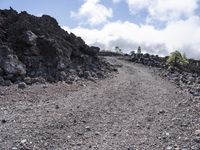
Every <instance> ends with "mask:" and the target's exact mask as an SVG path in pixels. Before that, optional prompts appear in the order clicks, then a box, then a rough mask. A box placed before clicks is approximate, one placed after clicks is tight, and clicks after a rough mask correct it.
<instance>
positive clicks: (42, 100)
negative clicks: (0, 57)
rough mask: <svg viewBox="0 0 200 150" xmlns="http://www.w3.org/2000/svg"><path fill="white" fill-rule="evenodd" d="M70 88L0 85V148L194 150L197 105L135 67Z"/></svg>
mask: <svg viewBox="0 0 200 150" xmlns="http://www.w3.org/2000/svg"><path fill="white" fill-rule="evenodd" d="M108 60H109V62H111V63H112V64H115V65H118V66H121V67H119V69H118V70H119V72H118V73H116V74H114V75H113V77H109V78H106V79H104V80H98V81H96V82H90V81H88V82H82V83H76V84H73V85H68V84H64V83H57V84H46V85H44V84H38V85H37V84H35V85H32V86H28V87H27V88H25V89H24V90H22V89H18V88H17V86H16V85H12V86H11V87H0V120H1V122H0V149H1V150H9V149H12V150H18V149H20V150H29V149H30V150H32V149H33V150H68V149H69V150H77V149H80V150H88V149H99V150H170V149H171V150H190V149H191V150H192V149H193V150H199V149H200V137H199V136H200V131H199V130H200V100H199V98H198V97H196V98H193V97H192V96H191V95H189V94H188V93H187V92H184V91H181V90H180V89H179V88H177V87H176V86H175V85H174V84H173V83H170V82H169V81H167V80H165V79H162V78H161V77H159V76H157V75H156V74H154V71H153V70H152V69H149V68H147V67H144V66H142V65H139V64H134V63H129V62H125V61H123V60H119V59H117V58H112V57H111V58H108Z"/></svg>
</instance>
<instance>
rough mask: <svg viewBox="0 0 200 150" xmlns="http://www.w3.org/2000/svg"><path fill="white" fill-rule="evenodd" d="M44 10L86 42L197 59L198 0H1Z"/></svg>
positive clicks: (199, 34) (34, 10) (37, 12)
mask: <svg viewBox="0 0 200 150" xmlns="http://www.w3.org/2000/svg"><path fill="white" fill-rule="evenodd" d="M9 6H11V7H12V8H14V9H16V10H17V11H19V12H20V11H22V10H26V11H27V12H29V13H31V14H34V15H36V16H41V15H42V14H48V15H51V16H53V17H55V18H56V19H57V21H58V22H59V24H60V26H61V27H62V28H63V29H65V30H67V31H69V32H73V33H75V34H76V35H78V36H81V37H82V38H83V39H84V40H85V41H86V43H87V44H89V45H96V46H99V47H101V49H106V50H114V47H115V46H119V47H120V48H121V49H122V50H123V51H124V52H127V53H128V52H130V51H131V50H136V49H137V47H138V46H139V45H140V46H141V47H142V51H143V52H150V53H153V54H160V55H167V54H169V53H170V52H172V51H174V50H180V51H182V52H185V53H186V55H187V56H188V57H193V58H199V59H200V0H0V8H1V9H4V8H9Z"/></svg>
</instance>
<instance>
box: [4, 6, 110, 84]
mask: <svg viewBox="0 0 200 150" xmlns="http://www.w3.org/2000/svg"><path fill="white" fill-rule="evenodd" d="M98 52H99V48H97V47H89V46H88V45H86V44H85V42H84V41H83V40H82V39H81V38H80V37H76V36H75V35H74V34H73V33H71V34H69V33H68V32H66V31H64V30H63V29H61V28H60V26H59V25H58V23H57V21H56V20H55V19H54V18H52V17H50V16H47V15H43V16H42V17H35V16H32V15H29V14H28V13H27V12H21V13H18V12H16V11H15V10H13V9H12V8H11V9H10V10H0V85H10V84H11V83H16V82H20V81H25V82H26V83H27V84H32V83H35V82H45V81H49V82H56V81H67V82H72V81H74V80H77V79H79V78H102V77H104V76H105V74H106V73H107V72H110V71H112V70H113V68H112V67H111V65H110V64H108V63H106V62H104V61H103V60H102V59H100V58H98V56H97V55H98Z"/></svg>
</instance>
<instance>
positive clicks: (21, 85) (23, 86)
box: [18, 82, 26, 89]
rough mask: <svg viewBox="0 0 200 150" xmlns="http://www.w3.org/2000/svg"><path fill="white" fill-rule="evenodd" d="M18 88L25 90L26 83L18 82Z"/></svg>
mask: <svg viewBox="0 0 200 150" xmlns="http://www.w3.org/2000/svg"><path fill="white" fill-rule="evenodd" d="M18 88H20V89H24V88H26V83H24V82H20V83H19V84H18Z"/></svg>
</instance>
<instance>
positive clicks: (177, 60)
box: [167, 51, 189, 67]
mask: <svg viewBox="0 0 200 150" xmlns="http://www.w3.org/2000/svg"><path fill="white" fill-rule="evenodd" d="M188 63H189V61H188V59H187V58H186V56H185V54H183V55H182V54H181V53H180V52H179V51H175V52H172V53H171V54H170V56H169V58H168V59H167V64H168V65H169V66H170V67H181V66H186V65H187V64H188Z"/></svg>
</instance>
